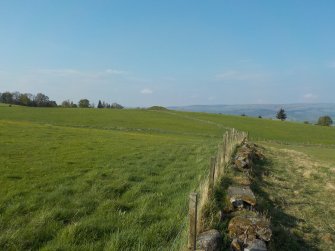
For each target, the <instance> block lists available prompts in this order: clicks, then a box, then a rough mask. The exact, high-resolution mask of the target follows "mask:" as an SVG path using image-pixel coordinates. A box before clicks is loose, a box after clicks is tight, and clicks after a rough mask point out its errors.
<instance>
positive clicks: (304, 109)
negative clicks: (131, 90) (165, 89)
mask: <svg viewBox="0 0 335 251" xmlns="http://www.w3.org/2000/svg"><path fill="white" fill-rule="evenodd" d="M281 107H282V108H284V109H285V111H286V113H287V117H288V120H292V121H309V122H316V121H317V119H318V118H319V117H320V116H322V115H329V116H331V117H332V118H333V120H334V121H335V104H281V105H280V104H250V105H191V106H174V107H168V108H169V109H172V110H178V111H193V112H208V113H222V114H231V115H241V114H245V115H247V116H254V117H258V116H262V117H264V118H275V115H276V112H277V111H278V110H279V109H280V108H281Z"/></svg>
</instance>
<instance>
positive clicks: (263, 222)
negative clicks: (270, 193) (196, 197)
mask: <svg viewBox="0 0 335 251" xmlns="http://www.w3.org/2000/svg"><path fill="white" fill-rule="evenodd" d="M224 139H225V140H224V142H223V144H222V146H221V149H222V152H220V151H219V153H218V157H217V158H216V164H213V162H212V164H211V171H210V177H209V180H211V179H212V181H211V182H209V186H213V185H214V184H215V183H216V181H215V180H216V179H217V180H219V179H220V177H222V176H224V172H225V169H227V168H231V169H233V170H234V171H236V172H238V173H239V175H237V176H236V181H237V182H236V183H235V184H234V185H230V186H228V188H227V189H226V191H225V192H226V202H227V203H228V204H229V205H228V208H229V209H228V210H227V208H225V209H224V208H222V209H221V211H220V213H221V216H220V217H218V218H217V219H218V220H219V221H222V220H224V219H229V223H228V226H227V229H226V233H227V234H228V237H229V239H230V240H231V244H230V249H231V250H233V251H243V250H244V251H265V250H267V246H268V243H269V241H270V240H271V237H272V231H271V227H270V220H269V219H268V218H267V217H266V216H265V215H263V214H262V213H261V212H258V211H257V210H256V207H257V200H256V196H255V195H254V193H253V191H252V189H251V188H250V185H251V180H250V178H249V177H250V175H251V174H252V171H253V168H254V163H255V161H257V160H260V159H263V158H264V156H263V155H262V153H261V152H260V151H259V149H258V147H257V145H256V144H253V143H250V142H248V141H247V134H245V133H240V132H237V131H236V130H233V131H230V132H228V133H227V134H226V135H225V136H224ZM227 139H229V140H227ZM219 149H220V146H219ZM213 168H214V170H213ZM215 168H218V169H219V170H216V171H215ZM211 176H213V177H211ZM236 184H238V185H236ZM211 191H212V189H211V187H209V188H208V189H207V191H206V193H208V196H207V199H209V198H210V193H211ZM198 211H199V213H200V218H201V217H204V216H203V215H202V214H201V211H202V208H201V207H200V208H199V209H198ZM193 217H194V216H193ZM198 217H199V216H198ZM200 222H201V219H200ZM197 224H198V225H199V222H198V223H197ZM196 229H197V230H196V233H195V237H194V238H195V239H194V241H195V244H194V245H193V246H192V245H191V246H190V245H189V247H188V249H189V250H204V251H219V250H222V248H223V247H222V239H223V238H224V236H223V235H222V233H220V232H219V231H218V230H216V229H205V228H202V226H201V225H200V226H197V228H196Z"/></svg>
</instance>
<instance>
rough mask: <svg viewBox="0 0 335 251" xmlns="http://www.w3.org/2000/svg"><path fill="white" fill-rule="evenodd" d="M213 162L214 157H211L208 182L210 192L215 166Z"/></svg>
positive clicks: (214, 160) (212, 186) (212, 185)
mask: <svg viewBox="0 0 335 251" xmlns="http://www.w3.org/2000/svg"><path fill="white" fill-rule="evenodd" d="M215 162H216V158H215V157H211V167H210V171H209V184H208V186H209V191H210V192H212V191H213V188H214V178H215V166H216V165H215Z"/></svg>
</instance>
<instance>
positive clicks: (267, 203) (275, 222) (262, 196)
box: [251, 158, 320, 251]
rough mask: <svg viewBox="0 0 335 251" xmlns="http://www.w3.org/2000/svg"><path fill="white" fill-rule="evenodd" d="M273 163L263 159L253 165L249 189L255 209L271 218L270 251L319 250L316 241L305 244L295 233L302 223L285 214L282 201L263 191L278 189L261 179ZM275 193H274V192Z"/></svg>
mask: <svg viewBox="0 0 335 251" xmlns="http://www.w3.org/2000/svg"><path fill="white" fill-rule="evenodd" d="M273 167H274V163H273V162H272V161H271V160H270V159H268V158H264V159H263V160H259V161H257V162H256V163H255V165H254V167H253V174H252V181H253V182H252V184H251V189H252V190H253V191H254V193H255V195H256V196H257V206H256V209H257V210H258V211H259V212H263V213H265V214H267V216H268V217H270V218H271V225H272V231H273V235H272V240H271V242H270V245H269V249H270V250H292V251H294V250H311V251H318V250H320V249H318V248H316V247H315V246H317V245H315V244H318V243H319V241H318V240H313V242H314V245H313V246H312V245H311V243H308V242H306V241H305V240H304V239H303V238H302V236H299V234H296V233H295V229H294V228H295V227H296V226H297V225H298V224H299V222H302V221H304V220H303V219H299V218H297V217H295V216H292V215H289V214H287V213H286V212H285V210H284V208H283V203H284V204H285V202H283V201H279V200H276V199H274V198H273V196H271V195H270V194H269V193H268V192H267V191H266V190H265V189H264V186H266V187H267V190H271V191H276V190H277V189H279V188H278V187H276V186H275V184H272V183H270V182H267V181H266V180H264V179H263V177H266V176H269V175H270V174H271V170H273V169H274V168H273ZM274 193H275V192H274Z"/></svg>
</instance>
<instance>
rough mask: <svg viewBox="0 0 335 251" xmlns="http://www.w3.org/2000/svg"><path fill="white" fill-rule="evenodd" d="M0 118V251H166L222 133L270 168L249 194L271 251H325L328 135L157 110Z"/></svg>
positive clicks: (4, 111)
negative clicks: (234, 136)
mask: <svg viewBox="0 0 335 251" xmlns="http://www.w3.org/2000/svg"><path fill="white" fill-rule="evenodd" d="M0 115H1V117H0V140H1V142H2V147H1V148H0V161H1V163H2V165H1V166H0V172H1V176H0V183H1V187H2V189H1V190H0V215H1V217H0V230H1V231H0V249H1V250H10V249H16V250H28V249H43V250H57V249H67V250H69V249H80V250H87V249H91V250H92V249H105V250H134V249H136V250H171V249H172V250H178V248H179V247H180V246H181V245H183V243H184V242H183V237H184V236H185V224H186V221H187V196H188V193H189V192H190V191H193V190H195V189H196V188H197V186H198V184H199V182H200V180H202V179H203V178H204V175H205V174H206V173H207V168H208V164H209V158H210V156H212V155H214V154H215V150H216V147H217V143H218V142H219V141H220V139H221V138H222V135H223V133H224V132H225V131H226V130H227V129H229V128H232V127H234V128H237V129H240V130H243V131H248V132H249V135H250V139H251V140H253V141H255V142H257V143H258V144H260V145H261V146H262V147H263V148H264V154H265V156H267V158H268V159H267V161H268V162H267V163H271V164H268V165H266V166H262V168H264V169H266V172H264V173H265V174H264V175H262V176H261V177H262V180H257V183H256V184H257V185H258V186H259V187H258V188H259V189H258V194H257V196H261V197H263V198H264V194H266V195H267V196H266V197H265V198H266V200H263V203H261V205H260V206H262V207H263V209H264V208H265V209H266V210H267V211H268V212H269V213H270V215H271V217H272V218H273V220H274V222H275V224H276V225H275V226H277V227H276V228H275V229H274V232H275V233H276V235H277V238H275V239H274V242H273V243H272V244H271V245H272V250H279V249H278V247H280V245H283V243H286V244H285V245H287V247H290V248H291V250H298V249H294V248H292V247H296V245H298V244H299V245H304V246H305V247H311V248H314V247H317V246H319V247H322V248H324V247H327V246H329V245H333V244H332V241H331V239H332V238H333V236H332V233H333V232H332V229H333V226H334V224H335V222H334V220H332V219H335V212H334V208H335V206H334V205H333V204H332V203H333V202H329V196H331V194H332V193H333V191H334V190H333V189H334V187H335V180H334V178H333V175H332V174H333V172H334V167H335V157H334V156H335V142H334V138H335V130H334V129H335V128H325V127H320V126H313V125H304V124H301V123H292V122H281V121H271V120H265V119H257V118H250V117H241V116H225V115H217V114H206V113H189V112H176V111H166V110H161V111H155V110H154V111H150V110H135V109H134V110H111V109H78V108H77V109H71V108H68V109H62V108H29V107H19V106H16V107H8V106H0ZM296 191H297V192H296ZM305 191H307V192H305ZM292 194H293V195H294V194H296V195H295V196H296V197H294V198H293V199H292ZM317 205H318V206H317ZM323 209H326V210H323ZM324 215H326V219H327V221H325V220H324V219H325V217H324ZM293 218H294V219H297V220H295V223H294V224H291V219H293ZM290 224H291V225H290ZM329 234H330V237H329ZM323 236H328V237H329V238H330V242H323V241H322V240H321V241H316V240H317V239H318V238H319V239H320V238H321V237H323ZM329 238H328V239H329ZM322 248H321V249H322Z"/></svg>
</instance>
